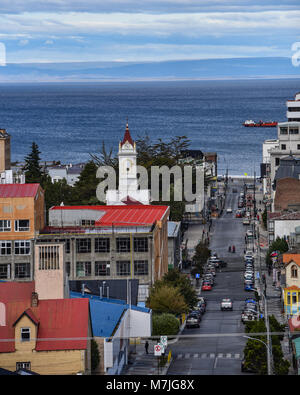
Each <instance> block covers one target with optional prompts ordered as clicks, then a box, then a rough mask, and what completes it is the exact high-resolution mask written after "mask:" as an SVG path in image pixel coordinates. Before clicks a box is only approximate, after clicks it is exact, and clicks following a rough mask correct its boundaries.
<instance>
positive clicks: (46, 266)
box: [39, 245, 59, 270]
mask: <svg viewBox="0 0 300 395" xmlns="http://www.w3.org/2000/svg"><path fill="white" fill-rule="evenodd" d="M56 269H59V247H58V246H57V245H56V246H54V245H52V246H51V245H49V246H41V247H39V270H56Z"/></svg>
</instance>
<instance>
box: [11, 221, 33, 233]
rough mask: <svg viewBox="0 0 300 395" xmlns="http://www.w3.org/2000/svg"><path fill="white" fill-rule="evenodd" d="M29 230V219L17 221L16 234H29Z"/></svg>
mask: <svg viewBox="0 0 300 395" xmlns="http://www.w3.org/2000/svg"><path fill="white" fill-rule="evenodd" d="M29 230H30V228H29V219H17V220H16V221H15V231H16V232H27V231H29Z"/></svg>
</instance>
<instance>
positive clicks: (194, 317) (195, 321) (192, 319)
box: [186, 314, 201, 328]
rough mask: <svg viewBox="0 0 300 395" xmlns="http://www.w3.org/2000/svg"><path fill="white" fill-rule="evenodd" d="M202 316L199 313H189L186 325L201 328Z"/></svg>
mask: <svg viewBox="0 0 300 395" xmlns="http://www.w3.org/2000/svg"><path fill="white" fill-rule="evenodd" d="M200 322H201V318H199V315H198V314H189V315H188V316H187V319H186V327H187V328H191V327H194V326H196V327H197V328H200Z"/></svg>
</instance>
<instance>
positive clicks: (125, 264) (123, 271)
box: [117, 261, 130, 276]
mask: <svg viewBox="0 0 300 395" xmlns="http://www.w3.org/2000/svg"><path fill="white" fill-rule="evenodd" d="M117 275H118V276H130V261H117Z"/></svg>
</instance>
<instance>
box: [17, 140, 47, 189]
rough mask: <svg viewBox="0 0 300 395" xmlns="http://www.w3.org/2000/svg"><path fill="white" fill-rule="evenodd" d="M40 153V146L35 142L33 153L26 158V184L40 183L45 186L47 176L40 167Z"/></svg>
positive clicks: (32, 147)
mask: <svg viewBox="0 0 300 395" xmlns="http://www.w3.org/2000/svg"><path fill="white" fill-rule="evenodd" d="M40 160H41V159H40V151H39V147H38V145H37V144H36V143H35V142H33V143H32V144H31V152H30V153H29V154H28V155H27V156H26V157H25V165H24V167H23V169H22V170H23V171H25V178H26V183H39V184H41V185H42V186H43V183H44V182H45V180H46V174H45V172H44V171H43V170H42V166H41V165H40Z"/></svg>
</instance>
